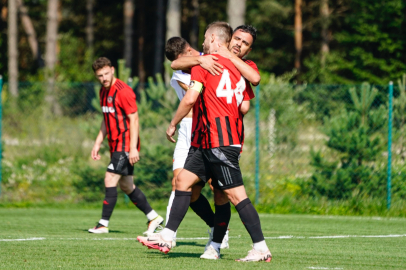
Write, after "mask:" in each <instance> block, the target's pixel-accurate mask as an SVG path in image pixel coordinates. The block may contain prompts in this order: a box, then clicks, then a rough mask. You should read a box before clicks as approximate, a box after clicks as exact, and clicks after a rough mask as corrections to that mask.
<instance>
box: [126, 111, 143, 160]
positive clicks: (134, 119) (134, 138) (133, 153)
mask: <svg viewBox="0 0 406 270" xmlns="http://www.w3.org/2000/svg"><path fill="white" fill-rule="evenodd" d="M127 117H128V119H129V120H130V154H129V157H128V159H129V161H130V164H131V165H134V164H135V163H137V162H138V161H139V160H140V155H139V153H138V135H139V120H138V112H135V113H130V114H128V115H127Z"/></svg>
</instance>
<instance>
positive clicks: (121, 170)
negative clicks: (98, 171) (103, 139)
mask: <svg viewBox="0 0 406 270" xmlns="http://www.w3.org/2000/svg"><path fill="white" fill-rule="evenodd" d="M107 171H108V172H111V173H115V174H120V175H124V176H125V175H133V173H134V166H133V165H131V163H130V160H129V159H128V152H113V153H112V154H111V160H110V163H109V166H107Z"/></svg>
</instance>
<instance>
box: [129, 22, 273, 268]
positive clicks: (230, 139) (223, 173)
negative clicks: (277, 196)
mask: <svg viewBox="0 0 406 270" xmlns="http://www.w3.org/2000/svg"><path fill="white" fill-rule="evenodd" d="M232 32H233V30H232V29H231V27H230V25H229V24H228V23H224V22H216V23H212V24H210V25H209V26H208V28H207V29H206V33H205V41H204V43H203V49H204V52H205V53H214V54H215V52H216V50H218V49H219V46H220V44H223V45H225V46H228V44H229V42H230V40H231V36H232ZM216 56H217V57H218V58H219V60H218V61H219V63H220V64H221V65H222V66H223V68H224V69H223V73H222V75H221V76H213V75H211V74H210V73H209V72H207V71H206V70H204V69H203V68H201V67H200V66H195V67H193V68H192V73H191V83H190V86H189V90H188V91H187V93H186V95H185V97H184V98H183V99H182V101H181V103H180V104H179V107H178V110H177V112H176V114H175V116H174V118H173V119H172V121H171V124H170V125H169V127H168V129H167V132H166V134H167V137H168V139H169V140H171V141H173V138H172V136H173V135H174V133H175V130H176V125H177V124H178V123H179V122H180V121H181V119H182V118H183V117H184V116H185V115H186V114H187V113H188V112H189V110H190V108H192V107H193V106H196V105H197V106H198V107H199V109H200V117H199V119H197V120H200V121H201V123H202V132H201V135H202V139H201V148H198V149H197V148H196V149H194V150H193V151H194V152H193V153H192V155H191V158H190V156H188V160H187V161H186V164H185V168H184V169H183V170H182V171H181V172H180V173H179V175H178V177H177V179H176V191H175V199H174V201H173V204H172V211H171V214H170V218H169V222H168V224H167V226H166V228H165V229H163V230H162V231H161V233H159V234H154V235H152V236H151V237H138V238H137V239H138V241H140V242H141V243H143V244H144V245H147V246H148V247H149V248H154V249H159V250H160V251H162V252H165V253H167V252H168V251H169V250H170V249H171V241H172V238H173V235H174V233H175V231H176V230H177V228H178V227H179V225H180V223H181V222H182V220H183V218H184V216H185V214H186V212H187V209H188V207H189V203H190V198H191V195H192V192H191V189H192V186H193V185H194V184H196V183H197V182H198V181H199V179H196V175H197V176H199V178H200V179H202V180H205V181H207V180H208V179H210V178H212V186H213V188H214V193H215V196H214V198H215V203H216V204H217V205H222V204H225V203H224V201H223V198H224V196H226V197H227V198H228V199H229V200H230V201H231V203H232V204H234V205H235V207H236V210H237V212H238V213H239V216H240V218H241V220H242V222H243V224H244V226H245V228H246V229H247V231H248V233H249V234H250V236H251V239H252V241H253V249H252V250H250V251H249V252H248V256H246V257H245V258H242V259H239V260H238V261H266V262H270V261H271V258H272V255H271V253H270V251H269V249H268V246H267V244H266V242H265V239H264V236H263V233H262V229H261V224H260V220H259V216H258V213H257V211H256V210H255V208H254V206H253V205H252V203H251V201H250V200H249V199H248V197H247V194H246V192H245V188H244V183H243V180H242V175H241V170H240V167H239V164H238V158H239V155H240V151H241V143H242V137H241V134H239V132H238V131H239V130H241V129H240V127H241V126H242V121H241V119H240V113H239V105H240V104H241V102H242V97H241V96H240V94H239V93H242V91H244V89H245V80H244V78H243V77H242V76H241V73H240V72H239V71H238V70H237V69H236V67H235V66H234V65H233V63H232V62H231V61H230V60H229V59H227V58H224V57H222V56H220V55H216ZM199 99H200V101H199ZM195 103H196V104H195ZM194 115H195V112H194ZM194 120H195V119H194ZM193 125H194V124H193ZM193 139H194V138H193V137H192V141H193ZM191 149H193V148H192V147H191ZM201 159H203V162H204V165H205V167H206V170H205V173H206V175H201V176H200V175H199V174H200V173H201V166H200V164H199V163H200V162H201ZM188 163H189V165H188ZM195 168H196V170H194V169H195ZM227 203H228V201H227ZM215 220H216V225H219V226H217V227H215V229H214V236H213V242H215V243H212V244H211V245H210V247H209V248H208V249H207V250H206V251H209V250H210V252H208V253H211V254H212V255H213V256H212V257H211V258H212V259H218V258H219V255H220V253H219V246H220V243H221V240H222V238H223V237H224V233H225V230H226V228H227V226H228V223H229V221H230V215H227V216H225V215H222V213H218V212H217V210H216V213H215ZM221 228H223V229H225V230H223V232H222V233H221ZM216 234H217V235H216ZM216 239H218V240H216ZM204 254H206V252H205V253H204ZM207 258H209V257H207Z"/></svg>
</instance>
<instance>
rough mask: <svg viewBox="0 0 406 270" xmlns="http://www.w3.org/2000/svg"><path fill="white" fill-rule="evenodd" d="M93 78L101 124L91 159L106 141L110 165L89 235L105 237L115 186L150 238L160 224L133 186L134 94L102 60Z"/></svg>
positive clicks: (135, 142)
mask: <svg viewBox="0 0 406 270" xmlns="http://www.w3.org/2000/svg"><path fill="white" fill-rule="evenodd" d="M92 68H93V71H94V73H95V76H96V78H97V79H98V80H99V81H100V83H101V84H102V87H101V89H100V106H101V108H102V111H103V121H102V123H101V126H100V131H99V134H98V135H97V138H96V141H95V143H94V146H93V149H92V153H91V155H92V158H93V159H94V160H99V159H100V154H99V150H100V146H101V144H102V142H103V140H104V138H105V137H106V135H107V137H108V142H109V148H110V156H111V161H110V163H109V165H108V167H107V171H106V175H105V178H104V185H105V188H106V193H105V198H104V200H103V210H102V217H101V219H100V220H99V222H98V224H97V225H96V227H94V228H91V229H89V232H90V233H108V232H109V229H108V225H109V220H110V217H111V215H112V213H113V210H114V206H115V205H116V202H117V185H118V184H119V185H120V188H121V190H122V191H124V193H126V194H127V195H128V197H129V198H130V200H131V201H132V202H133V203H134V205H135V206H136V207H138V208H139V209H140V210H141V211H142V212H143V213H144V214H145V215H146V216H147V219H148V229H147V231H146V232H144V235H148V234H151V233H153V232H154V231H155V229H156V228H157V227H158V226H159V225H160V224H161V223H162V222H163V218H162V217H161V216H159V215H158V214H157V213H156V212H155V211H154V210H153V209H152V208H151V206H150V205H149V203H148V201H147V198H146V197H145V195H144V193H142V191H141V190H140V189H139V188H137V187H136V186H135V185H134V180H133V171H134V164H135V163H137V162H138V161H139V160H140V157H139V151H140V139H139V123H138V109H137V104H136V102H135V93H134V91H133V90H132V89H131V88H130V87H129V86H128V85H126V84H125V83H124V82H123V81H121V80H119V79H117V78H115V76H114V67H113V66H112V65H111V62H110V60H109V59H107V58H106V57H100V58H98V59H97V60H96V61H94V63H93V65H92Z"/></svg>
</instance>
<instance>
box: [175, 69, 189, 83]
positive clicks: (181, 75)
mask: <svg viewBox="0 0 406 270" xmlns="http://www.w3.org/2000/svg"><path fill="white" fill-rule="evenodd" d="M176 81H179V82H181V83H184V84H186V85H189V83H190V74H189V73H186V72H183V71H182V70H176V71H175V72H174V73H173V74H172V78H171V85H172V86H173V84H175V83H177V82H176Z"/></svg>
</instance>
